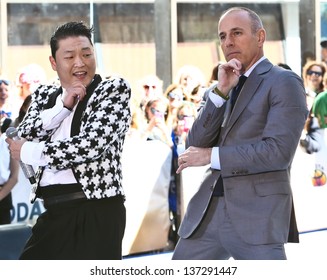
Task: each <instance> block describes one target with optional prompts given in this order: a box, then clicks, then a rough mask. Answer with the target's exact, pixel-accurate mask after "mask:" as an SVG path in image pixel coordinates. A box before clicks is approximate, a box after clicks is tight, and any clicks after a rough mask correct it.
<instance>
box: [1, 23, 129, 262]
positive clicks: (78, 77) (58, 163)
mask: <svg viewBox="0 0 327 280" xmlns="http://www.w3.org/2000/svg"><path fill="white" fill-rule="evenodd" d="M92 32H93V28H88V27H86V26H85V25H84V24H83V23H82V22H69V23H66V24H63V25H61V26H59V27H58V28H57V30H56V31H55V33H54V34H53V36H52V37H51V40H50V46H51V56H50V58H49V60H50V63H51V67H52V69H53V70H54V71H56V72H57V74H58V77H59V82H60V85H59V86H57V85H41V86H39V87H38V88H37V90H36V91H35V92H34V93H33V96H32V97H33V98H32V99H33V101H32V103H31V105H30V108H29V110H28V113H27V115H26V117H25V119H24V120H23V122H22V123H21V125H20V126H19V127H18V134H19V136H20V140H15V141H14V140H12V139H9V138H7V140H6V141H7V143H8V144H9V147H10V150H11V155H12V157H13V158H15V159H18V160H21V161H22V162H24V163H25V164H29V165H33V166H39V167H40V168H39V170H38V172H37V179H36V180H37V184H38V188H37V191H36V196H37V197H39V198H41V199H43V201H44V206H45V208H46V211H45V212H44V213H43V214H42V215H41V216H40V217H39V218H38V220H37V223H36V224H35V226H34V228H33V233H32V236H31V238H30V239H29V240H28V242H27V244H26V246H25V248H24V250H23V252H22V255H21V257H20V258H21V259H121V257H122V252H121V251H122V250H121V247H122V246H121V245H122V238H123V235H124V230H125V222H126V216H125V215H126V213H125V206H124V192H123V189H122V168H121V154H122V148H123V143H124V139H125V134H126V132H127V130H128V129H129V125H130V119H131V114H130V107H129V101H130V95H131V89H130V86H129V84H128V82H127V81H125V80H124V79H122V78H118V77H117V78H116V77H112V78H109V79H106V80H102V78H101V77H100V75H97V74H95V71H96V61H95V54H94V48H93V44H92V40H91V35H92Z"/></svg>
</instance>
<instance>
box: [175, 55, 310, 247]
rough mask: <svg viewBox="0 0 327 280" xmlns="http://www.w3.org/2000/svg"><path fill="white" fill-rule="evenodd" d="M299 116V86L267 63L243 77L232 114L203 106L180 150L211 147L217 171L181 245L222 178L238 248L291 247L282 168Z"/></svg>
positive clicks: (302, 116)
mask: <svg viewBox="0 0 327 280" xmlns="http://www.w3.org/2000/svg"><path fill="white" fill-rule="evenodd" d="M307 114H308V110H307V106H306V101H305V90H304V87H303V83H302V79H301V78H300V77H299V76H298V75H296V74H295V73H294V72H292V71H289V70H285V69H282V68H280V67H278V66H273V65H272V64H271V63H270V62H269V61H268V60H267V59H265V60H264V61H262V62H261V63H259V64H258V65H257V66H256V67H255V69H254V70H253V71H252V73H251V74H250V76H249V77H248V79H247V81H246V83H245V85H244V86H243V89H242V91H241V93H240V95H239V97H238V99H237V101H236V104H235V107H234V110H233V112H231V110H230V101H227V102H226V103H225V104H224V105H223V106H222V107H220V108H216V107H215V105H214V104H213V103H212V102H211V100H210V98H208V99H207V101H206V103H205V105H204V107H203V108H202V110H201V111H200V112H199V116H198V118H197V119H196V121H195V123H194V125H193V127H192V129H191V131H190V132H189V135H188V139H187V147H188V146H195V147H214V146H219V157H220V163H221V170H214V169H210V170H208V172H207V173H206V175H205V178H204V180H203V182H202V183H201V186H200V188H199V190H198V192H197V193H196V194H195V195H194V196H193V198H192V199H191V200H190V202H189V205H188V209H187V211H186V214H185V216H184V219H183V221H182V224H181V226H180V229H179V235H180V236H181V237H182V238H188V237H190V236H191V235H192V233H193V232H194V231H195V230H196V228H197V227H198V226H199V225H200V222H201V220H202V218H203V217H204V214H205V212H206V209H207V207H208V205H209V202H210V198H211V196H212V191H213V187H214V185H215V183H216V181H217V180H218V178H219V176H222V179H223V184H224V192H225V200H226V207H227V211H228V214H229V216H230V218H231V220H232V223H233V225H234V227H235V229H236V230H237V232H238V233H239V235H240V236H241V237H242V238H243V239H244V241H245V242H247V243H250V244H267V243H286V242H287V241H291V242H292V241H293V242H294V241H297V238H298V232H297V227H296V221H295V216H294V215H292V214H294V212H293V203H292V191H291V186H290V167H291V163H292V160H293V157H294V154H295V150H296V148H297V146H298V143H299V138H300V135H301V131H302V129H303V127H304V123H305V120H306V117H307ZM291 216H292V217H291ZM290 233H291V234H292V233H293V236H290V235H289V234H290ZM289 237H290V238H289Z"/></svg>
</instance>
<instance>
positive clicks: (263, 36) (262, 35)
mask: <svg viewBox="0 0 327 280" xmlns="http://www.w3.org/2000/svg"><path fill="white" fill-rule="evenodd" d="M265 41H266V31H265V30H264V29H260V30H259V31H258V44H259V45H260V46H261V47H262V46H263V43H264V42H265Z"/></svg>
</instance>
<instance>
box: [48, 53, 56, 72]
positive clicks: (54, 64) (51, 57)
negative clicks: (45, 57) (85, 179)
mask: <svg viewBox="0 0 327 280" xmlns="http://www.w3.org/2000/svg"><path fill="white" fill-rule="evenodd" d="M49 61H50V64H51V67H52V69H53V70H54V71H57V63H56V60H55V58H54V57H53V56H49Z"/></svg>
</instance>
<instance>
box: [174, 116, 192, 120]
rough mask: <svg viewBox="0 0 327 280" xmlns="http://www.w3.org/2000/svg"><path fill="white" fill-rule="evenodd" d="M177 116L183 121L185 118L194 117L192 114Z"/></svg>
mask: <svg viewBox="0 0 327 280" xmlns="http://www.w3.org/2000/svg"><path fill="white" fill-rule="evenodd" d="M177 118H178V119H179V120H180V121H181V120H184V119H185V118H194V116H192V115H178V116H177Z"/></svg>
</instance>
